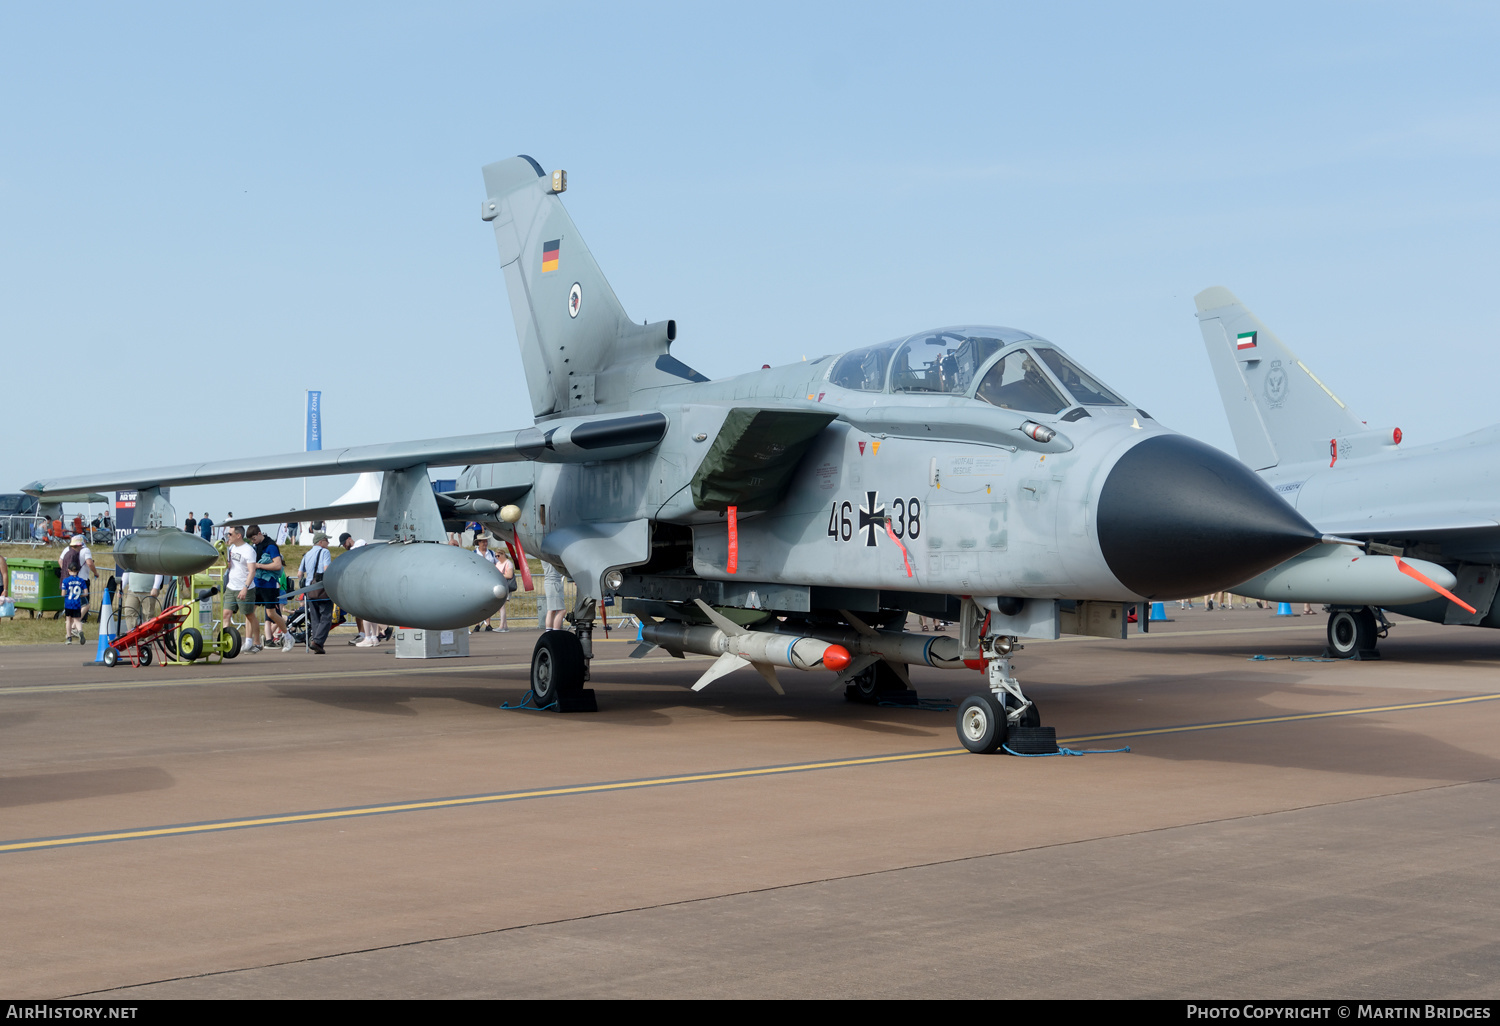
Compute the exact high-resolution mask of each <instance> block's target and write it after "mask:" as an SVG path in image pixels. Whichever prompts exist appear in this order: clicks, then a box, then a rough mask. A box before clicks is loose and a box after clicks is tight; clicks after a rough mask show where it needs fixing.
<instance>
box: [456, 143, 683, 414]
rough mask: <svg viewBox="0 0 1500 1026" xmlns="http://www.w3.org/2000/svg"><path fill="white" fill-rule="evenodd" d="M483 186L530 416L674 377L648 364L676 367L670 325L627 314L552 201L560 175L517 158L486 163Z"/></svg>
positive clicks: (620, 399)
mask: <svg viewBox="0 0 1500 1026" xmlns="http://www.w3.org/2000/svg"><path fill="white" fill-rule="evenodd" d="M484 184H485V200H484V203H483V205H482V207H481V216H482V217H483V218H484V220H486V221H488V222H490V224H491V225H492V226H493V227H494V229H495V242H496V245H498V246H499V249H500V263H501V265H502V266H503V267H504V269H505V286H506V291H507V292H508V294H509V296H510V308H511V314H512V316H514V317H515V321H516V337H517V338H518V339H519V341H520V344H521V361H522V365H523V366H524V368H525V371H526V384H527V387H528V389H529V391H530V393H531V405H532V411H533V413H534V414H535V415H536V416H538V417H543V416H547V415H551V414H560V413H564V412H567V411H578V412H588V411H589V410H592V409H595V408H599V407H604V408H609V407H612V406H621V405H623V404H625V403H626V402H628V400H629V395H630V392H631V390H632V389H633V388H634V387H637V386H639V385H642V384H667V383H673V382H677V383H680V382H681V380H682V379H683V377H684V376H685V375H683V374H682V373H681V372H680V371H679V372H676V373H675V376H674V373H673V372H671V371H670V370H668V371H662V370H658V369H657V367H658V366H659V361H661V358H663V357H666V362H667V365H668V367H671V366H677V367H681V366H682V365H681V364H678V363H677V361H675V360H672V359H671V357H668V356H667V350H668V347H669V345H670V343H671V341H672V339H673V338H674V337H675V336H676V333H677V329H676V324H675V322H673V321H662V322H659V323H658V324H652V325H640V324H634V323H632V322H631V320H630V318H629V317H627V316H626V314H625V309H624V307H622V306H621V305H620V301H619V299H618V298H616V296H615V293H614V290H613V289H612V288H610V286H609V282H608V281H607V280H606V279H605V277H604V274H603V272H602V271H600V270H599V265H598V264H597V263H595V262H594V257H593V254H591V253H590V252H589V249H588V247H587V246H586V245H584V242H583V238H582V237H581V236H580V235H579V234H578V229H577V228H576V227H575V226H574V224H573V219H572V218H571V217H569V216H568V212H567V211H566V210H565V209H563V205H562V202H561V201H560V200H559V199H558V196H559V195H560V194H561V192H562V191H563V189H564V188H566V186H567V181H566V176H565V175H564V174H563V173H562V172H555V173H553V174H551V175H549V174H547V173H545V172H543V171H542V168H541V165H540V164H538V163H537V162H536V161H535V160H533V159H531V158H530V157H526V156H520V157H512V158H510V159H509V160H502V161H498V162H496V163H494V164H488V165H486V166H485V168H484ZM682 369H683V370H684V371H685V370H687V368H685V367H683V368H682ZM689 373H692V372H689ZM643 375H645V376H647V377H648V378H654V377H660V378H662V380H644V381H643V380H641V378H642V377H643ZM699 380H701V376H700V377H699Z"/></svg>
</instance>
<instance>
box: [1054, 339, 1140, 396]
mask: <svg viewBox="0 0 1500 1026" xmlns="http://www.w3.org/2000/svg"><path fill="white" fill-rule="evenodd" d="M1036 354H1037V356H1039V357H1041V358H1042V361H1043V362H1044V363H1046V364H1047V366H1048V367H1050V368H1052V373H1053V374H1056V375H1057V378H1058V380H1059V381H1061V382H1062V383H1063V387H1064V388H1066V389H1067V390H1068V391H1069V392H1071V393H1073V399H1074V401H1075V402H1077V403H1078V404H1079V405H1080V406H1125V405H1127V403H1126V402H1125V400H1124V399H1121V398H1120V397H1119V396H1117V395H1115V394H1114V393H1113V392H1111V391H1110V390H1109V389H1107V388H1105V387H1104V386H1103V385H1101V384H1099V382H1097V381H1095V380H1094V379H1093V378H1092V377H1090V376H1089V374H1088V372H1087V371H1085V370H1084V369H1083V368H1082V367H1080V366H1078V364H1076V363H1074V362H1073V361H1072V360H1070V359H1068V358H1067V357H1066V356H1064V355H1063V354H1062V353H1059V352H1058V351H1057V350H1056V349H1048V348H1046V347H1043V346H1038V347H1037V351H1036Z"/></svg>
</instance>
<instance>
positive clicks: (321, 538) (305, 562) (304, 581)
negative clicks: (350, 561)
mask: <svg viewBox="0 0 1500 1026" xmlns="http://www.w3.org/2000/svg"><path fill="white" fill-rule="evenodd" d="M332 564H333V556H332V554H330V553H329V551H328V535H326V534H324V533H323V532H322V531H317V532H314V534H313V547H312V548H310V549H308V550H307V555H305V556H303V557H302V563H301V565H300V566H299V567H298V568H297V586H298V587H299V588H306V587H308V586H309V585H319V587H314V588H312V590H310V591H308V592H307V593H306V595H305V596H304V597H303V602H304V603H306V605H307V647H308V649H309V651H311V652H313V653H314V654H315V655H323V643H324V642H325V641H327V640H328V632H329V631H331V630H332V629H333V600H332V599H330V598H329V597H328V592H326V591H324V590H323V589H322V587H321V584H322V581H323V575H324V574H326V573H327V572H328V568H329V566H331V565H332Z"/></svg>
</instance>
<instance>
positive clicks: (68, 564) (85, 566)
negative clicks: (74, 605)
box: [57, 534, 99, 623]
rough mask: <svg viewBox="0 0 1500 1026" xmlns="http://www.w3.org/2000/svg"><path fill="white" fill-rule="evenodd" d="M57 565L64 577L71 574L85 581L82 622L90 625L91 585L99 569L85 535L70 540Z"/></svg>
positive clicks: (75, 536)
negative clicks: (84, 541)
mask: <svg viewBox="0 0 1500 1026" xmlns="http://www.w3.org/2000/svg"><path fill="white" fill-rule="evenodd" d="M57 565H58V566H59V567H61V568H62V576H63V577H67V576H69V575H70V574H72V575H73V576H76V577H77V578H79V579H80V580H81V581H83V617H82V622H84V623H88V619H89V585H90V584H91V583H92V582H93V580H94V577H95V576H96V575H97V574H98V572H99V569H98V567H96V566H94V553H93V552H92V551H90V550H89V547H88V546H87V545H85V544H84V543H83V535H81V534H75V535H74V536H73V537H72V538H70V539H68V547H67V548H65V549H63V553H62V555H61V556H59V557H58V559H57Z"/></svg>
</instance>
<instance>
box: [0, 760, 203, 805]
mask: <svg viewBox="0 0 1500 1026" xmlns="http://www.w3.org/2000/svg"><path fill="white" fill-rule="evenodd" d="M176 783H177V781H176V780H175V779H174V778H173V776H172V774H170V773H168V772H167V771H166V770H164V769H162V768H161V767H159V766H130V767H126V768H125V769H102V770H77V771H74V772H72V773H36V774H32V775H29V776H17V777H0V808H4V809H10V808H15V807H17V806H20V805H48V804H50V803H52V802H63V801H71V800H73V799H76V798H106V797H110V796H114V795H122V794H139V793H140V792H142V791H163V790H166V789H167V788H169V787H173V786H175V785H176Z"/></svg>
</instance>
